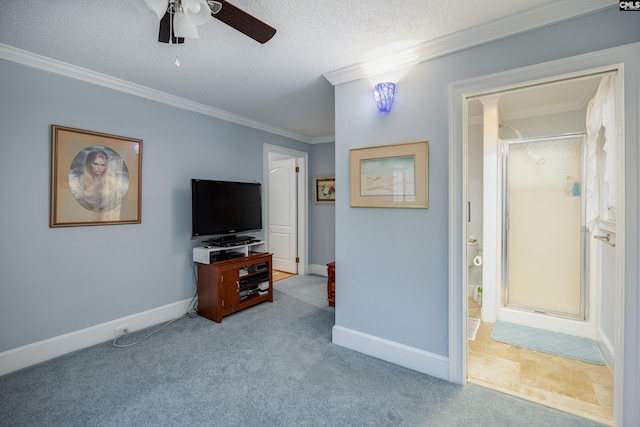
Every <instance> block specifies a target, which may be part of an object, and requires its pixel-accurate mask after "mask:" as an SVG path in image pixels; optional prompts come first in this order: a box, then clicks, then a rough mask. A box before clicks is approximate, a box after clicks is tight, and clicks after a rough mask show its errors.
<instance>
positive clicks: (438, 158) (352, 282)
mask: <svg viewBox="0 0 640 427" xmlns="http://www.w3.org/2000/svg"><path fill="white" fill-rule="evenodd" d="M596 29H597V30H596ZM638 41H640V21H639V20H638V15H637V14H633V13H625V12H620V11H618V8H617V5H612V6H611V7H610V8H608V9H606V10H604V11H600V12H597V13H593V14H590V15H586V16H583V17H580V18H577V19H574V20H571V21H568V22H564V23H561V24H558V25H552V26H548V27H545V28H543V29H540V30H537V31H532V32H529V33H524V34H520V35H517V36H513V37H509V38H506V39H503V40H499V41H496V42H493V43H487V44H484V45H481V46H478V47H475V48H471V49H467V50H464V51H461V52H457V53H454V54H450V55H446V56H443V57H440V58H437V59H434V60H431V61H427V62H424V63H421V64H419V65H417V66H416V67H414V68H413V69H412V70H410V71H409V72H408V73H407V74H406V75H405V76H404V77H403V78H402V79H401V80H400V81H398V89H397V94H396V98H395V102H394V106H393V110H392V111H391V113H390V114H389V115H387V116H380V115H379V114H378V113H377V112H376V110H375V106H374V103H373V100H372V95H371V90H372V84H371V83H370V82H369V81H368V80H365V79H362V80H357V81H353V82H350V83H344V84H341V85H338V86H336V89H335V90H336V180H337V181H338V182H349V150H350V149H353V148H361V147H368V146H376V145H385V144H397V143H403V142H411V141H418V140H429V208H428V209H416V210H412V209H362V208H358V209H354V208H350V207H349V195H348V193H347V192H339V193H338V198H337V204H336V265H337V269H336V327H337V328H338V330H343V329H344V330H351V331H355V334H354V335H357V334H359V333H362V334H365V335H364V336H372V337H375V338H376V339H378V338H379V339H382V340H389V341H390V342H393V343H397V344H400V345H404V346H409V347H411V348H413V349H417V350H419V351H424V352H428V353H430V354H435V355H441V356H443V357H447V356H448V352H449V347H448V346H449V335H448V327H449V325H448V324H449V317H448V316H449V313H448V310H449V300H448V282H449V277H448V275H449V270H448V268H449V257H448V251H449V235H448V232H449V227H450V220H455V221H457V220H458V218H457V216H459V215H460V213H452V214H451V215H452V216H451V217H450V212H449V201H450V200H449V197H452V196H453V195H451V196H450V195H449V193H448V189H449V187H448V186H449V175H450V171H449V164H450V163H449V162H450V158H449V155H450V151H449V146H450V144H461V142H460V141H449V108H450V105H449V94H448V90H449V85H450V84H451V83H454V82H459V81H463V80H468V79H472V78H475V77H480V76H486V75H489V74H493V73H499V72H501V71H507V70H512V69H516V68H519V67H524V66H529V65H534V64H539V63H542V62H547V61H552V60H556V59H561V58H565V57H569V56H574V55H580V54H583V53H588V52H594V51H597V50H601V49H606V48H610V47H615V46H621V45H624V44H628V43H634V42H638ZM627 72H628V73H631V74H630V75H627V78H628V79H629V80H628V81H629V82H635V83H634V84H633V85H632V86H629V87H630V88H632V89H631V92H628V93H627V94H626V96H627V97H631V101H630V102H635V103H636V104H637V99H638V93H637V81H638V79H639V77H640V70H638V68H637V66H636V65H635V64H633V65H632V66H630V67H628V70H627ZM634 100H635V101H634ZM627 120H628V119H627ZM631 126H637V118H636V120H634V121H633V122H632V123H631ZM634 143H637V141H635V142H634ZM634 153H636V154H637V151H636V150H633V151H630V155H631V156H632V158H633V160H632V161H631V165H630V167H631V168H630V167H629V166H628V167H627V168H628V170H629V171H628V173H627V179H628V180H629V182H628V183H627V185H629V186H631V187H628V190H629V191H636V192H637V191H638V183H637V175H636V174H635V173H636V172H635V171H636V170H637V169H638V159H637V157H633V154H634ZM627 160H628V161H629V159H627ZM635 200H636V201H637V198H636V199H635ZM632 208H633V209H636V207H635V206H633V207H632ZM634 212H636V216H633V217H632V218H631V219H630V221H631V222H632V223H631V224H627V231H628V232H629V233H630V234H631V235H633V236H634V240H632V241H633V242H634V244H637V241H638V236H637V229H638V228H637V209H636V210H635V211H634ZM450 218H451V219H450ZM454 218H455V219H454ZM632 249H633V248H632ZM633 250H634V251H635V250H636V249H633ZM632 253H637V252H632ZM629 267H630V268H632V269H637V267H636V264H635V263H634V264H633V266H632V265H629ZM634 277H637V272H636V273H635V276H634ZM628 286H632V288H630V289H631V290H634V292H633V293H631V294H630V295H631V296H630V298H632V299H633V298H636V299H637V296H638V293H637V290H636V288H637V283H635V284H634V283H631V284H628ZM633 304H636V305H637V302H636V301H635V300H634V302H633ZM631 306H633V305H631ZM630 316H633V317H631V319H632V320H635V324H637V323H638V322H637V320H638V315H637V313H635V312H633V314H631V313H630ZM629 324H630V325H633V324H634V323H633V322H632V323H629ZM631 333H634V334H637V327H636V329H633V330H632V331H631ZM360 338H361V336H359V337H358V339H360ZM637 340H638V338H637V337H636V338H635V339H634V340H633V341H631V340H630V341H629V342H637ZM354 341H355V340H354ZM376 344H377V343H376ZM354 345H356V346H360V347H362V345H361V344H360V343H358V344H354ZM631 354H637V353H631ZM627 372H628V373H629V375H630V377H631V378H632V379H631V380H630V381H629V383H628V384H626V385H625V387H628V388H629V392H630V393H628V394H627V396H628V398H634V397H636V396H637V393H638V389H637V384H638V382H637V380H636V379H635V378H638V370H637V362H630V363H629V364H628V365H625V374H626V373H627ZM634 389H635V392H632V391H633V390H634ZM625 401H627V400H626V399H625ZM627 402H631V400H628V401H627ZM628 406H629V410H630V411H633V410H635V409H634V408H632V407H631V405H628Z"/></svg>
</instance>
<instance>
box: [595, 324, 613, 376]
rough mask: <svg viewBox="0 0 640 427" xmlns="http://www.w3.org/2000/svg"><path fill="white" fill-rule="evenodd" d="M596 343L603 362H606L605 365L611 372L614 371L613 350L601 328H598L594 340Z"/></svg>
mask: <svg viewBox="0 0 640 427" xmlns="http://www.w3.org/2000/svg"><path fill="white" fill-rule="evenodd" d="M596 341H597V343H598V347H600V351H601V352H602V356H604V360H606V362H607V365H608V366H609V368H610V369H611V371H612V372H614V371H615V360H616V358H615V349H614V347H613V344H611V341H610V340H609V337H607V334H605V333H604V331H603V330H602V329H601V328H598V338H597V339H596Z"/></svg>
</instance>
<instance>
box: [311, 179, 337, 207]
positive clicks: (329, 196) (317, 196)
mask: <svg viewBox="0 0 640 427" xmlns="http://www.w3.org/2000/svg"><path fill="white" fill-rule="evenodd" d="M313 203H315V204H316V205H335V204H336V177H335V176H333V175H325V176H314V177H313Z"/></svg>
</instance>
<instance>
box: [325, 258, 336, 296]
mask: <svg viewBox="0 0 640 427" xmlns="http://www.w3.org/2000/svg"><path fill="white" fill-rule="evenodd" d="M327 300H328V301H329V307H335V306H336V263H335V261H334V262H330V263H329V264H327Z"/></svg>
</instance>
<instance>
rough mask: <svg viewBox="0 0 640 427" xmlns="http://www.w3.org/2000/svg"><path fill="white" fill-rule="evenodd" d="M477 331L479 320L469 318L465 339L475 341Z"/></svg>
mask: <svg viewBox="0 0 640 427" xmlns="http://www.w3.org/2000/svg"><path fill="white" fill-rule="evenodd" d="M478 329H480V319H476V318H475V317H469V318H468V319H467V338H468V339H469V341H475V339H476V334H477V333H478Z"/></svg>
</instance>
